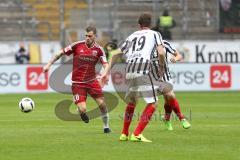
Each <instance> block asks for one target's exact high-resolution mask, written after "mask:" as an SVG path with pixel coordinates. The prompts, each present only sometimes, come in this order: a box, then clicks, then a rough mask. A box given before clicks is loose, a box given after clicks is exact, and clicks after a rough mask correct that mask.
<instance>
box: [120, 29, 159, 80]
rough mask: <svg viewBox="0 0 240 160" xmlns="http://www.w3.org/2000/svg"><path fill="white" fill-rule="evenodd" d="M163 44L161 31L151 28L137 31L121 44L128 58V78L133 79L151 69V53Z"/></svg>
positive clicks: (125, 56) (126, 58)
mask: <svg viewBox="0 0 240 160" xmlns="http://www.w3.org/2000/svg"><path fill="white" fill-rule="evenodd" d="M161 44H163V42H162V37H161V35H160V33H158V32H156V31H152V30H150V29H146V30H140V31H136V32H134V33H133V34H131V35H130V36H129V37H128V38H127V39H126V40H125V42H124V43H123V44H122V45H121V46H120V49H121V50H122V52H123V53H124V56H123V58H124V59H125V60H126V64H127V65H126V79H133V78H136V77H139V76H142V75H145V74H148V73H149V71H150V64H151V61H152V60H151V58H152V57H151V54H153V53H154V51H155V50H156V46H158V45H161Z"/></svg>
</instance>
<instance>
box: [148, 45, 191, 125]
mask: <svg viewBox="0 0 240 160" xmlns="http://www.w3.org/2000/svg"><path fill="white" fill-rule="evenodd" d="M163 43H164V47H165V50H166V56H165V57H166V59H165V65H164V74H163V76H162V77H159V76H158V75H157V73H158V72H159V70H160V68H159V67H158V66H159V64H158V62H157V61H156V62H154V63H152V64H153V65H152V68H153V69H152V74H153V77H154V78H155V80H157V81H159V89H158V93H159V94H162V95H163V96H164V100H165V104H164V109H165V116H164V118H163V120H164V123H165V125H166V127H167V129H168V130H173V127H172V124H171V121H170V116H171V113H172V110H173V111H174V112H175V114H176V115H177V116H178V118H179V120H180V121H181V124H182V126H183V128H185V129H188V128H190V126H191V125H190V123H189V122H188V121H187V120H186V119H185V117H184V115H183V114H182V113H181V110H180V106H179V103H178V101H177V99H176V96H175V94H174V91H173V90H171V91H170V92H168V93H164V92H162V87H161V83H162V81H165V82H169V83H171V84H172V85H173V80H172V77H171V74H170V71H169V67H168V59H169V60H170V61H171V62H172V63H176V62H178V61H180V60H181V59H182V55H181V54H180V53H179V52H178V51H177V50H176V49H175V48H174V47H173V46H172V45H171V43H170V42H168V41H166V40H163ZM169 56H171V57H169Z"/></svg>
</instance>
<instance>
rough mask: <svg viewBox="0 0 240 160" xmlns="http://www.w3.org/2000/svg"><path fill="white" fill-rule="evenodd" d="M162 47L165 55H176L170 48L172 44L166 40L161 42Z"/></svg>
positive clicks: (172, 48)
mask: <svg viewBox="0 0 240 160" xmlns="http://www.w3.org/2000/svg"><path fill="white" fill-rule="evenodd" d="M163 43H164V47H165V49H166V53H170V54H172V55H175V54H176V49H175V48H174V47H173V46H172V44H171V43H170V42H168V41H166V40H164V41H163Z"/></svg>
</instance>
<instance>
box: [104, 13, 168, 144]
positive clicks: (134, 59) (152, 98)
mask: <svg viewBox="0 0 240 160" xmlns="http://www.w3.org/2000/svg"><path fill="white" fill-rule="evenodd" d="M138 23H139V25H140V30H138V31H136V32H134V33H132V34H131V35H130V36H129V37H128V38H127V39H126V41H125V42H124V43H123V44H122V45H121V47H120V49H119V53H118V54H115V55H114V56H113V57H112V58H111V60H110V62H109V66H108V67H107V69H106V70H105V71H106V72H105V73H104V74H103V75H102V81H103V82H104V81H106V77H107V75H108V74H109V71H110V68H111V67H112V65H113V64H114V62H116V61H117V59H118V58H119V57H121V58H123V59H125V61H126V79H127V81H128V84H129V86H128V92H127V94H126V101H127V102H128V105H127V107H126V110H125V116H124V125H123V130H122V134H121V136H120V140H121V141H126V140H128V135H129V126H130V123H131V121H132V116H133V113H134V109H135V107H136V101H137V98H138V97H139V96H142V97H143V99H144V100H145V102H146V103H147V106H146V108H145V110H144V111H143V113H142V115H141V118H140V121H139V123H138V125H137V127H136V129H135V131H134V132H133V134H132V135H131V137H130V141H133V142H151V141H149V140H147V139H146V138H145V137H143V135H142V134H141V133H142V132H143V130H144V128H145V127H146V126H147V124H148V122H149V120H150V118H151V116H152V114H153V113H154V111H155V109H156V104H157V95H156V90H155V88H157V86H154V84H153V80H152V75H151V74H150V73H151V68H150V66H151V61H152V58H153V56H152V54H153V53H154V51H155V50H157V52H156V53H157V57H156V58H157V60H158V61H159V62H160V64H161V65H160V67H161V66H164V63H165V50H164V47H163V42H162V38H161V35H160V34H159V33H158V32H155V31H152V30H150V25H151V15H149V14H142V15H141V16H140V17H139V20H138ZM158 67H159V66H158ZM160 71H161V70H160ZM158 74H159V76H160V75H161V72H159V73H158ZM163 84H166V88H165V89H166V91H168V90H169V91H170V90H171V89H172V88H169V87H171V86H170V85H169V84H168V83H165V82H163Z"/></svg>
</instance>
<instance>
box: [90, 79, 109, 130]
mask: <svg viewBox="0 0 240 160" xmlns="http://www.w3.org/2000/svg"><path fill="white" fill-rule="evenodd" d="M88 86H89V90H88V93H89V94H90V95H91V97H92V98H93V99H94V100H95V101H96V103H97V105H98V107H99V109H100V111H101V116H102V121H103V130H104V133H110V132H111V130H110V128H109V115H108V109H107V105H106V103H105V100H104V95H103V92H102V88H101V86H100V84H99V82H98V81H97V80H95V81H93V82H91V83H89V84H88Z"/></svg>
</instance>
